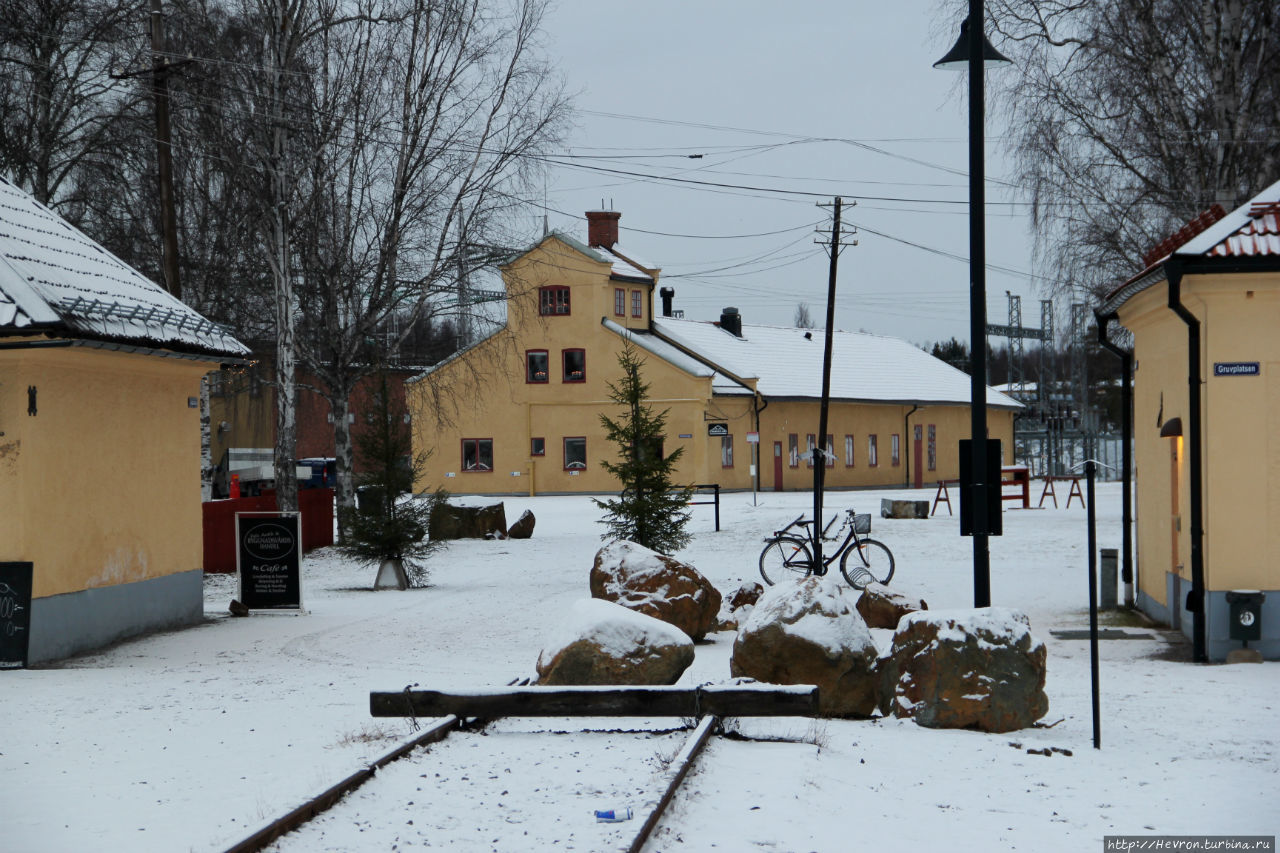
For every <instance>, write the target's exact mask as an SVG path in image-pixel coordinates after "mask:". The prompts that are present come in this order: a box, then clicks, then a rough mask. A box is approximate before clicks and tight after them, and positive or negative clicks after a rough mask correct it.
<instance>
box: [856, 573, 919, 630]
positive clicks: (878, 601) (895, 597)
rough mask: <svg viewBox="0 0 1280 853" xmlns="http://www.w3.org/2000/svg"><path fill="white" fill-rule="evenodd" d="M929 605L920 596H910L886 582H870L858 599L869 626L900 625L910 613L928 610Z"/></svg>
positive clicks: (860, 610)
mask: <svg viewBox="0 0 1280 853" xmlns="http://www.w3.org/2000/svg"><path fill="white" fill-rule="evenodd" d="M928 609H929V605H927V604H925V603H924V600H923V599H920V598H908V597H907V596H905V595H903V594H902V593H900V592H896V591H894V590H892V589H889V587H887V586H885V585H884V584H878V583H869V584H867V588H866V589H864V590H863V591H862V597H861V598H859V599H858V612H859V613H860V614H862V618H863V619H864V620H866V623H867V627H868V628H888V629H889V630H890V631H892V630H894V629H895V628H897V627H898V622H899V621H901V619H902V617H903V616H906V615H907V614H908V613H916V612H917V611H920V610H928Z"/></svg>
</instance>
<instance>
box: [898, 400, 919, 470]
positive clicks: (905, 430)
mask: <svg viewBox="0 0 1280 853" xmlns="http://www.w3.org/2000/svg"><path fill="white" fill-rule="evenodd" d="M919 410H920V404H919V403H913V404H912V405H911V411H909V412H907V416H906V417H905V418H903V419H902V437H903V438H905V439H906V440H907V441H910V442H911V449H910V450H909V451H908V453H907V454H906V456H907V480H906V487H907V488H908V489H909V488H911V457H912V456H914V455H915V450H916V445H915V439H914V438H913V437H912V436H911V416H912V415H914V414H915V413H916V412H918V411H919Z"/></svg>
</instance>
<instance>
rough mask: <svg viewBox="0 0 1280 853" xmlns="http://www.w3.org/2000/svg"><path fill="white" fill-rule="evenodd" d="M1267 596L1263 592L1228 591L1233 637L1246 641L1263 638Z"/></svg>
mask: <svg viewBox="0 0 1280 853" xmlns="http://www.w3.org/2000/svg"><path fill="white" fill-rule="evenodd" d="M1266 597H1267V596H1266V595H1265V594H1264V593H1261V592H1241V591H1232V592H1228V593H1227V606H1228V607H1230V608H1231V629H1230V635H1231V639H1233V640H1240V641H1241V642H1244V643H1248V642H1249V641H1250V640H1261V639H1262V602H1263V600H1264V599H1265V598H1266Z"/></svg>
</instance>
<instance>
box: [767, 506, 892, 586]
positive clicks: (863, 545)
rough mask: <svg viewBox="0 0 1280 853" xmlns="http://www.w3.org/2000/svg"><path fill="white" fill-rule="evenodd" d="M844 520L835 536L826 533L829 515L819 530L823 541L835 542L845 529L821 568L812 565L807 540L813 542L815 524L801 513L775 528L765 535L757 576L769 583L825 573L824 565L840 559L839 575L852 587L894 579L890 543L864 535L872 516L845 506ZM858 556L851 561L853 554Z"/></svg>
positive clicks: (828, 528)
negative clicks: (839, 541) (846, 531)
mask: <svg viewBox="0 0 1280 853" xmlns="http://www.w3.org/2000/svg"><path fill="white" fill-rule="evenodd" d="M844 516H845V517H844V521H843V522H842V523H841V525H840V529H839V530H837V531H836V533H835V535H834V536H830V537H828V536H827V532H828V531H829V530H831V525H833V524H835V523H836V519H835V518H832V519H831V521H829V522H828V523H827V526H826V527H824V528H823V529H822V533H821V534H820V535H821V536H822V539H823V541H824V542H834V541H835V540H836V539H838V538H840V533H841V531H843V530H845V529H846V528H848V533H846V534H845V537H844V541H843V542H841V543H840V547H838V548H836V550H835V551H833V552H832V553H831V556H830V557H827V556H824V557H823V559H822V566H821V568H819V567H817V566H815V565H814V560H813V551H812V550H811V549H810V547H809V543H810V542H812V541H813V533H814V527H815V525H814V523H813V521H811V520H810V521H806V520H805V517H804V516H803V515H801V516H799V517H798V518H797V519H796V520H795V521H793V522H791V523H790V524H788V525H787V526H786V527H784V528H782V529H781V530H775V531H774V532H773V535H772V536H769V537H766V538H765V540H764V541H765V546H764V550H763V551H761V552H760V576H761V577H763V578H764V579H765V582H766V583H768V584H769V585H770V586H772V585H773V584H775V583H777V582H778V581H780V580H782V579H783V578H787V577H791V578H803V577H808V576H809V575H810V574H818V575H825V574H826V573H827V568H828V567H829V566H830V565H831V564H832V563H833V562H835V560H836V558H837V557H838V558H839V559H840V574H842V575H844V579H845V580H846V581H848V582H849V585H850V586H852V587H853V588H854V589H865V588H866V586H867V584H869V583H871V582H873V581H874V582H876V583H881V584H887V583H888V582H889V581H890V580H891V579H892V578H893V568H894V563H893V552H892V551H890V550H889V546H888V545H885V544H884V543H883V542H880V541H879V540H876V539H871V538H869V537H866V536H865V534H868V533H870V532H871V515H870V514H869V513H862V514H858V513H855V512H854V511H853V510H851V509H848V510H845V512H844ZM837 517H838V516H837ZM797 527H798V528H804V533H803V535H797V534H794V533H788V532H787V531H789V530H791V529H792V528H797ZM855 554H856V555H857V557H856V558H855V559H853V560H850V557H852V556H853V555H855Z"/></svg>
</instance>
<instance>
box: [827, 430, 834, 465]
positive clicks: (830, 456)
mask: <svg viewBox="0 0 1280 853" xmlns="http://www.w3.org/2000/svg"><path fill="white" fill-rule="evenodd" d="M827 467H828V468H834V467H836V442H835V436H833V435H832V434H831V433H827Z"/></svg>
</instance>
